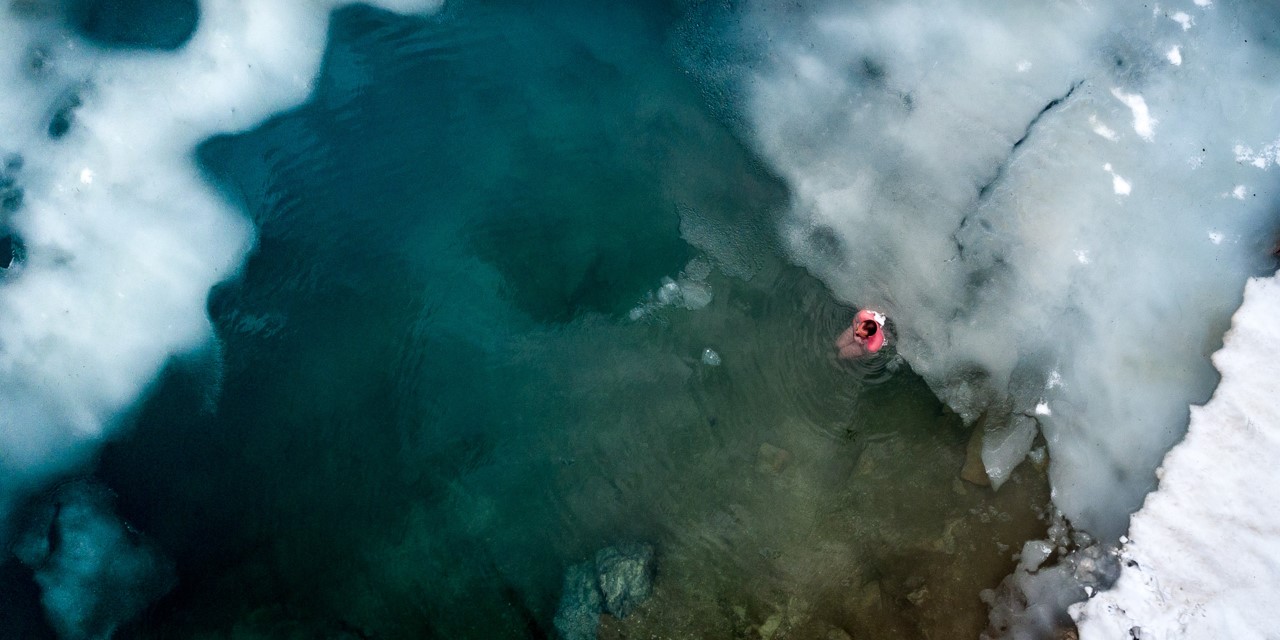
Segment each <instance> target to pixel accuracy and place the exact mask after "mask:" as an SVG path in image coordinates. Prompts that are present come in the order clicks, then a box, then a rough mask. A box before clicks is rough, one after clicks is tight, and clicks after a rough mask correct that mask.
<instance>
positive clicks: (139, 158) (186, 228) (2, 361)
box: [0, 0, 436, 517]
mask: <svg viewBox="0 0 1280 640" xmlns="http://www.w3.org/2000/svg"><path fill="white" fill-rule="evenodd" d="M435 3H436V0H388V1H387V2H384V3H382V4H385V5H386V6H387V7H389V8H393V9H415V10H425V9H430V8H432V6H433V5H434V4H435ZM336 4H340V3H339V2H337V1H336V0H331V1H324V2H319V1H308V0H208V1H207V2H204V3H203V4H202V7H201V10H202V12H201V18H200V21H199V25H198V29H197V31H196V33H195V35H194V36H193V37H192V39H191V40H190V42H188V43H187V44H186V45H185V46H184V47H182V48H181V49H179V50H178V51H177V52H176V53H149V52H148V53H138V52H124V51H111V50H101V49H98V48H95V47H93V46H92V45H90V44H88V43H86V42H84V41H81V40H78V39H75V38H73V37H71V36H69V35H68V34H66V33H64V32H62V31H61V29H60V27H59V26H58V24H59V23H58V21H57V20H56V17H55V16H53V15H50V14H49V13H48V12H47V11H46V9H47V8H48V7H50V6H56V4H51V5H46V4H44V3H39V2H24V3H12V6H8V5H6V7H5V9H4V11H5V12H6V13H4V14H3V15H0V61H3V63H2V64H0V86H3V87H4V91H3V92H0V157H3V158H5V172H4V175H3V176H0V177H2V178H3V181H4V182H5V184H4V185H3V187H4V189H5V191H4V198H3V199H4V204H5V209H4V212H3V219H0V224H2V225H3V228H2V229H0V236H3V237H6V238H16V241H14V242H16V244H14V245H13V246H16V247H18V248H19V251H17V254H18V259H17V260H16V261H15V262H13V263H12V264H8V265H7V269H5V270H4V271H3V272H2V273H3V276H2V277H0V517H3V516H4V514H6V513H7V512H8V511H9V506H8V504H9V503H10V502H11V501H13V500H14V499H16V498H17V497H18V496H19V495H21V494H22V493H24V492H26V491H29V490H30V488H31V487H32V486H33V485H35V484H37V483H39V482H41V481H42V480H44V479H47V478H48V477H50V476H51V475H52V474H54V473H58V472H61V471H64V470H66V469H67V468H69V467H71V466H74V465H75V464H77V463H78V462H80V461H81V460H83V458H84V456H86V455H88V454H89V453H90V452H91V451H92V450H93V449H94V448H95V446H96V445H97V444H98V443H99V442H100V441H101V439H102V437H103V436H104V434H105V433H106V432H108V431H109V430H110V428H111V427H112V425H113V423H114V422H115V421H116V420H117V418H118V415H119V414H120V412H121V411H122V410H124V409H125V408H126V407H128V406H129V405H130V404H132V403H133V402H134V401H135V400H136V399H137V398H138V397H139V395H140V394H141V393H142V392H143V391H144V389H145V387H146V386H147V385H148V384H149V383H150V382H151V380H152V379H153V378H154V377H155V376H156V374H157V373H158V371H159V370H160V368H161V366H162V365H163V363H164V361H165V360H166V359H167V358H168V357H169V356H171V355H172V354H174V353H178V352H182V351H184V350H189V349H192V348H194V347H196V346H198V345H200V344H202V343H205V342H206V341H208V340H209V339H210V338H211V336H212V333H211V330H210V325H209V320H208V317H207V316H206V314H205V298H206V296H207V294H208V291H209V288H210V287H211V286H212V285H213V284H215V283H217V282H218V281H220V280H223V279H225V278H227V277H228V276H230V275H231V274H232V273H233V271H234V270H235V269H236V268H238V265H239V264H240V263H241V261H242V260H243V259H244V257H245V254H246V252H247V251H248V249H249V247H250V245H251V242H252V229H251V226H250V224H249V223H248V221H247V220H245V219H244V217H243V216H242V215H241V214H240V213H238V212H236V211H234V210H232V209H231V208H229V207H228V206H227V205H226V203H224V202H223V201H222V200H221V199H220V198H219V197H218V196H217V195H216V194H215V193H214V192H213V191H212V190H211V189H210V188H209V186H207V185H206V184H205V183H204V181H203V180H202V177H201V175H200V173H199V171H198V170H197V167H196V166H195V163H194V162H193V161H192V152H193V149H194V147H195V145H196V144H197V143H198V142H199V141H200V140H202V139H204V138H206V137H208V136H210V135H212V134H214V133H217V132H224V131H236V130H241V129H245V128H247V127H251V126H253V125H254V124H256V123H257V122H259V121H261V120H262V119H263V118H265V117H267V116H269V115H270V114H272V113H275V112H278V111H280V110H282V109H285V108H288V107H290V106H293V105H295V104H297V103H298V102H300V101H301V100H303V99H304V98H305V97H306V96H307V94H308V93H309V91H310V90H311V87H312V82H313V79H314V76H315V74H316V71H317V68H318V65H319V60H320V55H321V53H322V51H323V49H324V44H325V36H326V25H327V20H328V13H329V11H330V10H331V9H332V8H333V7H334V6H335V5H336ZM6 246H8V245H6ZM5 257H6V258H7V256H5ZM0 262H6V263H7V260H6V261H0Z"/></svg>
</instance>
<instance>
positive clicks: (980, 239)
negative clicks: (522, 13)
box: [738, 1, 1280, 539]
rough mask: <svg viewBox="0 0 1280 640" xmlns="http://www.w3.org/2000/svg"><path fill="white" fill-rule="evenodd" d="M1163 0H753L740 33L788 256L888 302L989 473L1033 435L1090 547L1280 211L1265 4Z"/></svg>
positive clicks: (1198, 396)
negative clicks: (1040, 440)
mask: <svg viewBox="0 0 1280 640" xmlns="http://www.w3.org/2000/svg"><path fill="white" fill-rule="evenodd" d="M1184 5H1185V6H1184ZM1158 6H1159V8H1158V9H1156V10H1155V11H1154V12H1153V11H1152V10H1150V9H1146V8H1143V7H1141V6H1137V5H1132V6H1131V5H1128V4H1127V3H1111V4H1110V5H1101V6H1098V5H1083V4H1078V3H1070V2H1052V3H1034V4H1031V5H1028V4H1025V3H1013V2H1002V3H995V4H991V3H974V2H929V3H924V2H910V1H902V2H889V3H870V4H865V3H864V4H850V3H837V2H816V3H807V4H806V5H804V6H803V8H801V9H797V10H794V11H789V12H778V11H773V10H771V9H772V7H771V5H769V3H761V4H760V5H758V6H757V7H756V9H755V11H754V12H752V13H751V14H750V16H749V17H748V18H747V19H745V20H743V21H742V23H741V25H740V26H739V27H738V33H739V35H740V37H741V39H742V41H743V42H745V43H746V45H747V46H748V47H751V46H754V47H756V50H757V51H758V52H759V54H760V55H759V58H758V59H753V64H751V65H748V66H749V67H750V68H748V69H746V70H742V71H740V75H739V76H738V77H739V78H740V81H741V85H742V86H743V87H745V88H744V89H743V90H742V92H743V94H744V95H745V98H744V99H745V101H746V104H747V107H746V109H747V118H748V124H747V128H748V129H749V130H750V135H752V136H753V137H754V140H755V141H756V144H757V145H758V148H759V149H760V151H761V153H762V154H763V155H764V157H765V158H766V159H767V160H768V161H769V162H770V163H772V165H773V166H774V167H775V168H776V170H777V171H778V172H779V173H780V175H781V176H782V177H783V178H784V179H785V180H786V181H787V182H788V184H789V185H790V186H791V188H792V190H793V202H792V207H791V211H790V213H789V215H788V217H787V219H786V220H785V222H784V223H783V225H782V233H783V234H784V236H785V239H786V241H787V242H788V245H789V247H790V251H791V253H792V255H793V257H794V259H796V260H797V261H799V262H800V263H801V264H804V265H806V266H807V267H808V268H809V269H810V270H812V271H813V272H814V273H816V274H818V275H819V276H820V277H822V278H823V279H824V280H825V281H826V282H827V283H828V284H829V285H830V286H831V287H832V288H833V289H834V290H835V291H836V292H837V294H838V295H839V296H841V297H843V298H844V299H845V300H847V301H848V302H849V303H851V304H855V305H860V306H872V307H877V308H882V309H884V310H886V311H888V313H889V314H890V315H891V316H893V317H894V319H895V322H896V323H897V327H898V331H899V334H900V336H901V337H900V340H899V348H900V349H901V352H902V353H903V354H904V355H905V356H906V357H907V359H908V360H909V361H910V363H911V364H912V366H913V367H914V368H915V369H916V370H917V371H919V372H920V373H921V374H922V375H924V376H925V378H926V379H927V380H928V381H929V382H930V384H931V386H932V387H933V388H934V389H935V391H936V392H937V393H938V394H939V395H940V396H941V397H942V398H943V399H944V400H945V401H946V402H947V403H948V404H950V405H951V407H953V408H954V409H955V410H956V411H957V412H959V413H960V414H961V415H962V416H963V417H964V418H965V420H967V421H969V422H973V423H976V424H979V425H981V427H982V428H983V429H985V448H984V453H983V461H984V462H985V463H986V466H987V470H988V473H989V475H990V476H991V479H992V481H993V482H994V484H996V485H997V486H998V485H999V484H1000V482H1001V481H1003V480H1004V478H1006V477H1007V475H1008V473H1009V472H1010V471H1011V470H1012V468H1013V467H1014V466H1016V465H1017V464H1018V463H1019V462H1020V461H1021V459H1022V458H1023V457H1024V456H1025V455H1026V453H1027V451H1028V449H1029V448H1030V447H1031V446H1032V443H1033V441H1034V438H1035V437H1036V434H1037V432H1042V433H1043V434H1044V436H1045V438H1046V439H1047V441H1048V445H1049V450H1050V454H1051V457H1052V467H1051V478H1052V483H1053V488H1054V492H1055V501H1056V503H1057V505H1058V506H1059V507H1060V508H1061V509H1062V511H1063V512H1064V513H1065V514H1066V515H1067V516H1068V518H1069V519H1070V521H1071V522H1072V523H1073V524H1074V525H1076V526H1078V527H1082V528H1084V529H1085V530H1088V531H1090V532H1092V533H1095V534H1096V535H1099V536H1101V537H1103V538H1104V539H1114V538H1115V537H1116V536H1118V535H1119V534H1120V533H1121V532H1123V530H1124V526H1125V522H1126V518H1127V516H1128V514H1129V513H1131V512H1132V511H1133V510H1134V509H1136V508H1137V506H1138V505H1139V504H1140V502H1141V500H1142V498H1143V496H1144V495H1146V493H1147V492H1148V491H1150V490H1151V489H1152V487H1153V486H1154V484H1155V476H1154V470H1155V468H1156V466H1157V465H1158V464H1159V462H1160V460H1161V458H1162V457H1163V455H1164V453H1165V451H1167V450H1168V448H1169V447H1170V446H1171V445H1172V444H1173V443H1174V442H1176V441H1177V440H1178V438H1180V437H1181V434H1182V432H1183V429H1184V428H1185V425H1186V420H1187V405H1188V404H1189V403H1191V402H1197V401H1203V400H1204V399H1205V398H1206V397H1207V396H1208V394H1209V392H1210V391H1211V389H1212V388H1213V385H1214V383H1215V375H1214V371H1213V370H1212V368H1211V367H1210V366H1209V363H1208V358H1207V356H1208V354H1209V353H1211V352H1212V351H1213V349H1214V347H1215V345H1216V344H1217V341H1218V339H1219V336H1221V334H1222V330H1223V328H1224V326H1225V324H1224V323H1225V319H1226V318H1227V316H1228V315H1229V313H1230V311H1231V309H1233V308H1234V307H1235V306H1236V305H1237V304H1238V303H1239V300H1240V286H1241V285H1242V283H1243V282H1244V279H1245V278H1246V276H1248V275H1251V274H1255V273H1258V272H1260V271H1261V270H1262V269H1263V268H1265V267H1267V266H1269V265H1270V264H1271V263H1270V262H1269V256H1267V248H1269V247H1268V245H1269V241H1267V240H1265V238H1268V237H1270V234H1271V233H1272V232H1273V231H1274V229H1275V226H1276V225H1275V220H1274V215H1273V214H1272V211H1271V210H1270V206H1269V203H1270V202H1272V201H1273V198H1274V196H1275V194H1276V189H1275V186H1276V184H1275V182H1276V181H1275V178H1274V176H1273V175H1272V174H1270V173H1268V172H1267V171H1266V170H1265V169H1267V168H1268V167H1269V166H1270V164H1271V163H1270V158H1271V155H1273V154H1270V153H1269V151H1268V149H1269V147H1267V146H1266V145H1268V144H1269V143H1270V141H1272V140H1275V139H1276V136H1277V133H1280V132H1278V131H1277V125H1276V124H1275V122H1276V117H1275V113H1274V106H1273V105H1275V104H1277V103H1278V102H1277V100H1280V89H1278V88H1277V86H1276V85H1275V83H1274V82H1273V81H1270V80H1268V78H1271V77H1274V74H1276V73H1277V72H1280V59H1278V58H1277V56H1276V52H1275V51H1274V50H1273V49H1272V48H1271V47H1270V46H1269V45H1262V44H1258V43H1259V36H1260V33H1259V32H1265V30H1266V29H1267V28H1270V26H1271V25H1274V24H1275V21H1276V18H1277V16H1276V12H1275V10H1274V9H1270V8H1262V7H1258V6H1253V5H1234V4H1232V5H1226V4H1212V5H1208V4H1204V5H1201V4H1195V3H1192V2H1190V1H1188V2H1185V3H1177V2H1175V3H1171V4H1168V5H1165V4H1161V5H1158ZM1248 25H1258V26H1257V30H1256V31H1255V29H1254V28H1253V27H1251V26H1248ZM1264 25H1266V26H1264ZM1246 41H1247V42H1248V44H1246ZM1170 52H1176V53H1177V55H1176V56H1175V55H1173V54H1172V53H1170ZM1253 160H1261V161H1260V162H1258V161H1253ZM1242 184H1243V185H1249V187H1248V189H1247V192H1248V196H1247V197H1243V199H1241V198H1236V197H1223V195H1224V194H1231V193H1237V192H1238V189H1236V188H1237V185H1242ZM1233 190H1235V191H1233ZM1055 380H1056V381H1058V382H1059V383H1057V384H1055V383H1054V382H1052V381H1055Z"/></svg>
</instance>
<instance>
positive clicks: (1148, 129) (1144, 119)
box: [1111, 88, 1157, 140]
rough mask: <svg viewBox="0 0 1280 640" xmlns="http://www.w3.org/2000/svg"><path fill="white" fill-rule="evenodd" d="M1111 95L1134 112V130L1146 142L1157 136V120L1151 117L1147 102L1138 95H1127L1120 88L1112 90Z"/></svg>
mask: <svg viewBox="0 0 1280 640" xmlns="http://www.w3.org/2000/svg"><path fill="white" fill-rule="evenodd" d="M1111 95H1113V96H1115V98H1116V100H1119V101H1120V102H1122V103H1124V106H1126V107H1129V110H1130V111H1132V112H1133V130H1134V131H1135V132H1137V134H1138V135H1140V136H1142V137H1143V139H1145V140H1150V139H1152V138H1153V137H1154V136H1155V127H1156V122H1157V120H1156V119H1155V118H1152V117H1151V110H1150V109H1148V108H1147V101H1146V100H1145V99H1144V98H1143V97H1142V96H1140V95H1138V94H1136V93H1125V92H1123V91H1121V90H1120V89H1119V88H1114V89H1112V90H1111Z"/></svg>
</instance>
